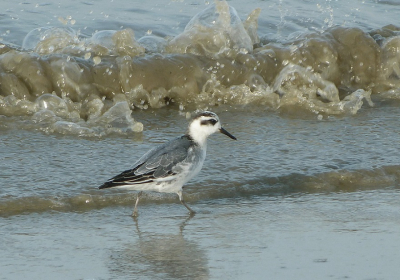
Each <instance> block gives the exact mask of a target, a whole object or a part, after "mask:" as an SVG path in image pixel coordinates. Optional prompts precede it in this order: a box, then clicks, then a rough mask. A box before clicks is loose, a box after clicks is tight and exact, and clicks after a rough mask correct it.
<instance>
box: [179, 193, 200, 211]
mask: <svg viewBox="0 0 400 280" xmlns="http://www.w3.org/2000/svg"><path fill="white" fill-rule="evenodd" d="M178 195H179V200H180V201H181V203H182V204H183V206H185V207H186V208H187V210H189V212H190V215H193V214H195V213H196V212H194V211H193V210H192V209H191V208H190V207H189V206H187V204H186V203H185V201H184V200H183V194H182V190H180V191H178Z"/></svg>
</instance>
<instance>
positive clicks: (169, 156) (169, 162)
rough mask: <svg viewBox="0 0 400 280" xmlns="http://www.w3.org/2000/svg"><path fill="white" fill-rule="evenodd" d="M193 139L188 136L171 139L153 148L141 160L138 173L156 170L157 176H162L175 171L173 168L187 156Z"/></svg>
mask: <svg viewBox="0 0 400 280" xmlns="http://www.w3.org/2000/svg"><path fill="white" fill-rule="evenodd" d="M191 145H192V141H191V140H190V139H188V138H187V137H180V138H176V139H174V140H171V141H169V142H167V143H165V144H163V145H161V146H158V147H156V148H155V149H153V150H151V151H150V152H149V153H148V154H146V155H144V156H143V157H142V159H140V160H139V164H142V165H141V166H140V167H139V168H137V169H136V170H135V174H136V175H142V174H148V173H149V172H154V173H153V176H154V177H155V178H162V177H165V176H167V175H168V174H171V173H172V172H173V170H172V168H173V167H174V166H175V165H176V164H177V163H179V162H181V161H183V160H185V159H186V157H187V152H188V149H189V147H190V146H191Z"/></svg>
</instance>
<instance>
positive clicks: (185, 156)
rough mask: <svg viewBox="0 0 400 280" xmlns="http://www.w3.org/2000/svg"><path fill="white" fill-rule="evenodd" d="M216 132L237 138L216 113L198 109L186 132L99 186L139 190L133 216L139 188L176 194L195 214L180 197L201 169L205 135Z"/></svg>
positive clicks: (135, 214) (153, 150)
mask: <svg viewBox="0 0 400 280" xmlns="http://www.w3.org/2000/svg"><path fill="white" fill-rule="evenodd" d="M217 131H220V132H221V133H223V134H225V135H227V136H228V137H230V138H232V139H234V140H236V138H235V136H233V135H232V134H230V133H229V132H228V131H226V130H225V129H223V128H222V126H221V122H220V121H219V118H218V116H217V115H216V114H215V113H213V112H208V111H204V112H201V113H199V114H197V115H196V116H195V117H194V118H193V119H192V121H191V122H190V123H189V127H188V130H187V133H186V134H185V135H183V136H181V137H178V138H175V139H173V140H171V141H168V142H166V143H164V144H162V145H160V146H157V147H155V148H153V149H151V150H150V151H148V152H147V153H146V154H144V155H143V156H142V157H141V158H140V159H139V160H138V161H137V162H136V163H135V164H134V167H133V168H132V169H129V170H126V171H124V172H122V173H121V174H119V175H117V176H115V177H113V178H111V179H110V180H108V181H107V182H105V183H104V184H103V185H101V186H100V187H99V189H106V188H121V189H129V190H135V191H139V193H138V196H137V199H136V203H135V208H134V210H133V213H132V216H137V214H138V212H137V207H138V203H139V198H140V196H141V195H142V191H156V192H164V193H177V194H178V196H179V200H180V201H181V203H182V204H183V205H184V206H185V207H186V208H187V209H188V210H189V212H190V214H194V213H195V212H194V211H193V210H192V209H191V208H190V207H189V206H188V205H187V204H186V203H185V201H184V200H183V195H182V186H183V185H184V184H185V183H187V182H188V181H189V180H190V179H192V178H193V177H194V176H196V175H197V174H198V173H199V172H200V170H201V168H202V166H203V163H204V159H205V157H206V150H207V137H208V136H210V135H211V134H213V133H215V132H217Z"/></svg>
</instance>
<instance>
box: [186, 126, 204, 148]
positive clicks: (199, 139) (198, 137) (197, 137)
mask: <svg viewBox="0 0 400 280" xmlns="http://www.w3.org/2000/svg"><path fill="white" fill-rule="evenodd" d="M187 135H188V137H189V138H190V139H191V140H192V141H193V142H194V143H196V144H197V145H199V146H200V147H202V148H203V147H204V148H205V147H207V137H208V135H205V134H203V133H196V130H189V131H188V133H187Z"/></svg>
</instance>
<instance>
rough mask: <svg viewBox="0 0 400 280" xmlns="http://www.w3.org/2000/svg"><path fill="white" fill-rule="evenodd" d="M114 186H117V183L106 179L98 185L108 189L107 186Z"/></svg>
mask: <svg viewBox="0 0 400 280" xmlns="http://www.w3.org/2000/svg"><path fill="white" fill-rule="evenodd" d="M116 186H118V184H115V182H113V181H107V182H105V183H104V184H103V185H101V186H100V187H99V189H108V188H112V187H116Z"/></svg>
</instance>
